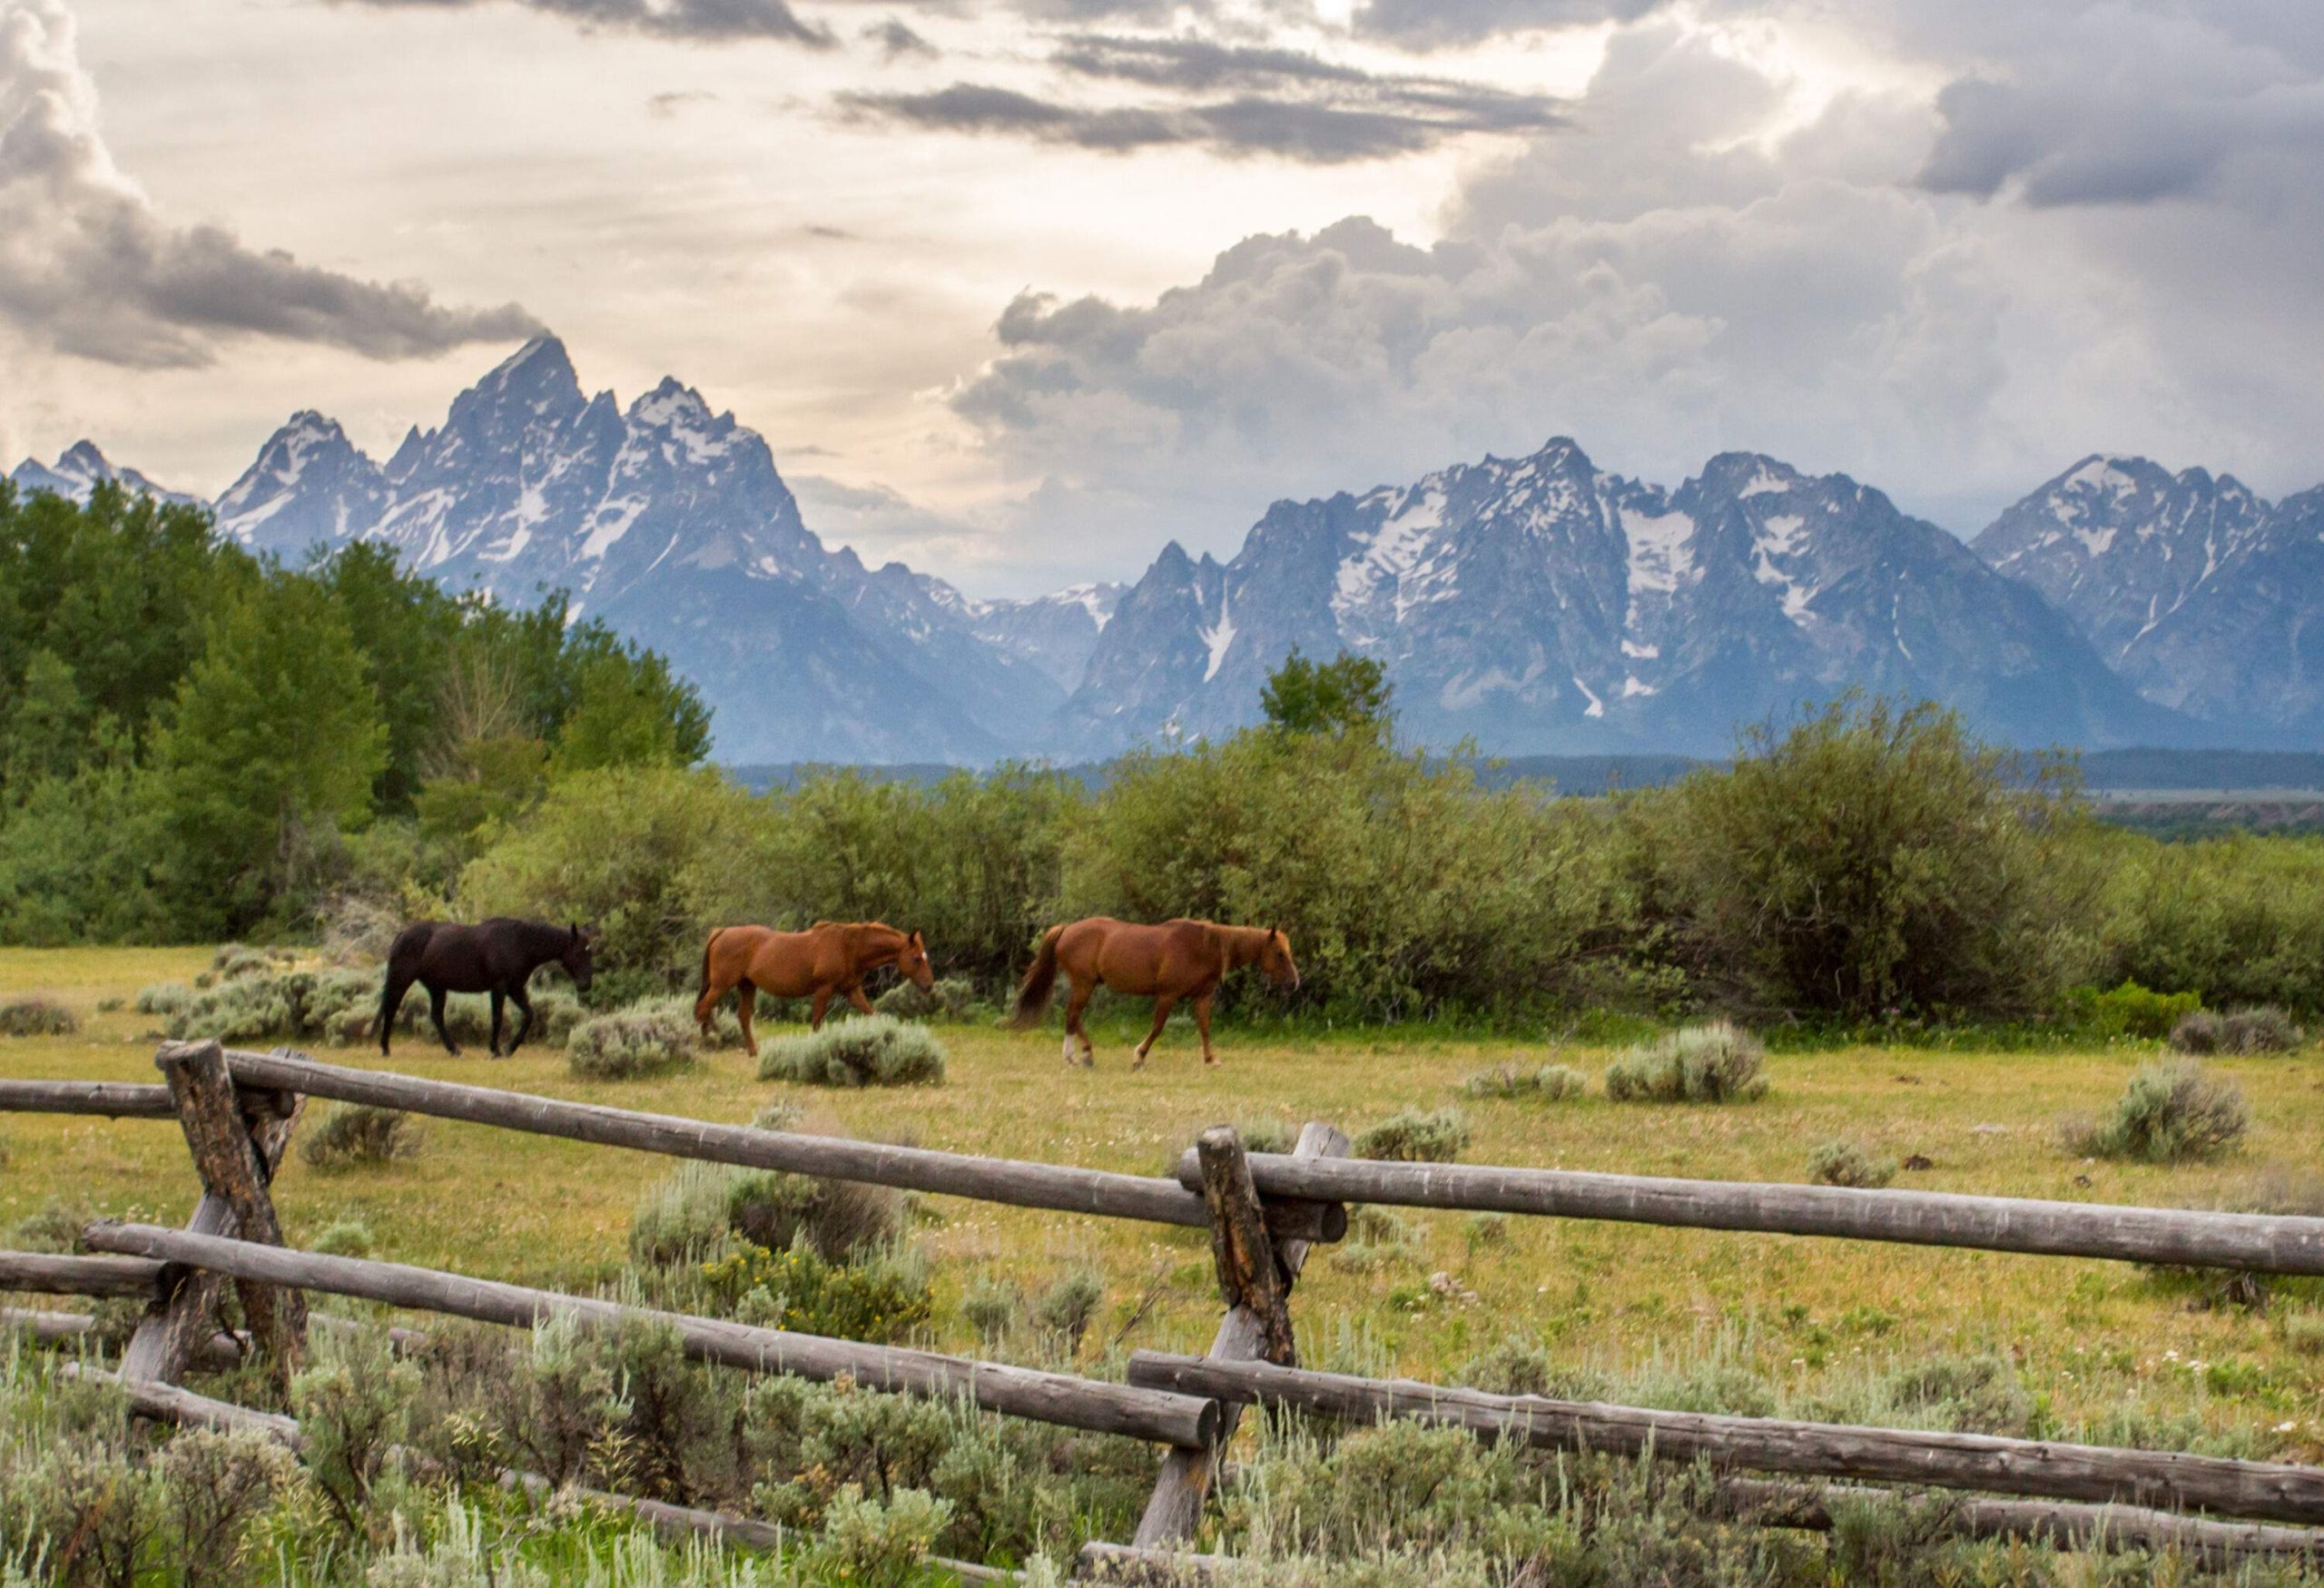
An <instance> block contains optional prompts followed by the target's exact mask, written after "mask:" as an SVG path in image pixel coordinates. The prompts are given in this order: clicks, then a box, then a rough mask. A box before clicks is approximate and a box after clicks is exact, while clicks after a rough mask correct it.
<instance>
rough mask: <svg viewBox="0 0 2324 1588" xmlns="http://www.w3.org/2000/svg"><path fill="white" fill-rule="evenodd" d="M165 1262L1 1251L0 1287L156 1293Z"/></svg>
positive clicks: (69, 1292) (49, 1291) (46, 1292)
mask: <svg viewBox="0 0 2324 1588" xmlns="http://www.w3.org/2000/svg"><path fill="white" fill-rule="evenodd" d="M161 1277H162V1265H161V1264H159V1263H155V1262H149V1261H147V1260H146V1259H145V1258H77V1257H74V1258H62V1257H55V1256H52V1255H51V1254H49V1253H47V1252H0V1290H27V1291H34V1292H37V1293H39V1294H41V1295H44V1296H152V1295H153V1292H154V1289H155V1287H157V1286H158V1285H159V1284H160V1282H161Z"/></svg>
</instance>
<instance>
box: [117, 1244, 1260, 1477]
mask: <svg viewBox="0 0 2324 1588" xmlns="http://www.w3.org/2000/svg"><path fill="white" fill-rule="evenodd" d="M82 1238H83V1239H84V1241H85V1242H86V1243H87V1244H88V1245H89V1246H90V1247H92V1248H94V1249H96V1250H98V1251H103V1252H116V1253H125V1254H129V1255H131V1256H134V1257H142V1258H158V1259H160V1260H162V1261H165V1262H174V1263H183V1264H185V1265H186V1266H187V1267H194V1268H202V1269H207V1270H208V1271H210V1272H212V1273H214V1274H223V1275H227V1276H229V1277H232V1278H236V1279H244V1280H253V1281H256V1282H258V1283H260V1284H263V1285H274V1286H281V1287H287V1288H290V1289H294V1290H320V1291H325V1292H327V1293H329V1294H331V1295H336V1296H352V1297H359V1298H360V1299H362V1300H365V1301H378V1302H383V1303H385V1304H387V1305H388V1306H390V1307H411V1308H416V1309H418V1310H421V1311H426V1312H440V1313H447V1314H449V1315H451V1316H453V1317H468V1318H475V1319H477V1320H478V1321H479V1322H483V1323H494V1324H505V1325H507V1326H509V1327H515V1328H530V1327H533V1326H534V1325H535V1324H537V1323H539V1322H541V1321H543V1320H544V1319H547V1318H551V1317H571V1318H573V1319H574V1320H575V1321H576V1323H578V1324H579V1325H580V1326H581V1327H585V1328H590V1329H597V1330H605V1329H614V1328H619V1327H624V1326H625V1325H633V1324H647V1325H653V1326H656V1327H666V1328H670V1329H674V1330H675V1331H676V1333H677V1336H678V1338H679V1340H680V1341H681V1342H682V1343H683V1344H684V1348H685V1351H686V1354H687V1355H688V1356H693V1357H694V1358H695V1359H697V1360H699V1361H704V1362H715V1363H719V1364H722V1365H724V1366H729V1367H740V1368H743V1369H744V1370H746V1371H749V1372H753V1373H787V1374H792V1375H793V1376H798V1377H801V1378H814V1379H824V1380H829V1379H834V1378H839V1377H842V1376H844V1377H848V1378H852V1379H853V1380H854V1381H855V1382H856V1383H858V1384H860V1385H862V1386H864V1387H865V1388H867V1389H884V1390H887V1391H890V1392H891V1393H894V1394H900V1395H915V1396H951V1397H959V1398H966V1399H969V1400H971V1401H974V1402H975V1403H976V1404H977V1405H978V1406H981V1407H983V1408H984V1409H985V1410H987V1411H990V1412H1000V1413H1005V1414H1007V1415H1010V1416H1017V1417H1026V1418H1029V1419H1031V1420H1032V1421H1034V1422H1039V1423H1053V1424H1057V1425H1060V1426H1063V1427H1068V1428H1080V1429H1084V1430H1087V1431H1088V1432H1090V1433H1096V1434H1122V1435H1128V1436H1129V1437H1131V1438H1134V1439H1144V1440H1148V1441H1152V1442H1155V1443H1158V1444H1163V1445H1208V1444H1210V1443H1211V1442H1212V1441H1213V1440H1214V1439H1215V1438H1216V1436H1217V1432H1218V1416H1219V1412H1218V1406H1217V1404H1216V1402H1214V1401H1211V1400H1208V1399H1203V1398H1198V1397H1196V1396H1186V1395H1179V1394H1177V1393H1175V1392H1171V1391H1167V1390H1153V1389H1141V1388H1137V1387H1135V1386H1128V1385H1121V1384H1110V1383H1106V1382H1102V1381H1100V1380H1097V1379H1088V1378H1077V1377H1074V1376H1071V1375H1069V1374H1063V1373H1045V1372H1041V1371H1039V1370H1038V1369H1035V1368H1030V1367H1014V1366H1007V1365H1005V1364H1001V1363H997V1362H978V1361H973V1360H971V1359H970V1358H968V1357H964V1356H940V1355H939V1354H937V1353H936V1352H933V1351H913V1350H907V1349H904V1348H902V1347H901V1346H873V1345H866V1344H864V1343H862V1342H861V1341H856V1340H833V1339H826V1338H824V1337H823V1336H820V1335H801V1334H793V1333H791V1332H790V1331H788V1330H784V1329H768V1328H756V1327H751V1326H749V1325H746V1324H738V1323H729V1322H726V1321H724V1320H723V1319H719V1318H706V1317H694V1316H692V1315H691V1314H687V1313H679V1312H660V1311H656V1310H654V1309H652V1308H648V1307H625V1306H623V1305H622V1304H621V1303H619V1302H615V1301H606V1300H603V1299H600V1298H597V1297H584V1296H567V1295H565V1294H564V1293H562V1292H560V1291H555V1290H536V1289H533V1288H531V1287H527V1286H522V1285H504V1284H501V1283H500V1282H498V1281H497V1280H491V1279H477V1278H471V1277H468V1276H467V1275H464V1274H449V1273H445V1272H443V1271H442V1270H440V1269H437V1268H419V1267H410V1266H409V1265H406V1264H402V1263H380V1262H373V1261H370V1260H369V1259H368V1258H334V1257H326V1256H324V1255H323V1254H321V1253H320V1252H306V1251H294V1250H292V1249H291V1248H286V1247H278V1246H269V1245H265V1244H262V1243H261V1242H257V1241H244V1240H231V1239H227V1238H223V1237H220V1236H213V1235H193V1234H190V1233H188V1232H186V1231H184V1230H179V1229H163V1228H160V1227H159V1226H156V1225H151V1224H113V1223H109V1222H100V1223H96V1224H92V1225H90V1226H89V1227H88V1228H86V1229H85V1230H84V1231H83V1232H82Z"/></svg>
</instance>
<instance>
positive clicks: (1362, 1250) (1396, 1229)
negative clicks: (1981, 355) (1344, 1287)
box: [1329, 1204, 1428, 1274]
mask: <svg viewBox="0 0 2324 1588" xmlns="http://www.w3.org/2000/svg"><path fill="white" fill-rule="evenodd" d="M1427 1239H1428V1230H1427V1228H1425V1227H1424V1226H1423V1225H1419V1224H1416V1223H1414V1222H1413V1221H1412V1220H1411V1219H1409V1218H1403V1217H1401V1216H1399V1215H1397V1214H1395V1213H1392V1212H1390V1211H1389V1210H1388V1209H1387V1208H1375V1207H1373V1206H1370V1205H1369V1204H1360V1205H1358V1206H1356V1207H1354V1208H1349V1209H1348V1210H1347V1238H1346V1239H1345V1240H1343V1241H1342V1242H1340V1243H1339V1245H1337V1246H1335V1247H1334V1248H1332V1249H1331V1257H1330V1259H1329V1260H1330V1262H1331V1265H1332V1267H1334V1268H1337V1269H1339V1270H1340V1271H1341V1272H1343V1273H1348V1274H1370V1273H1376V1272H1378V1271H1379V1270H1380V1269H1382V1268H1386V1267H1401V1266H1403V1265H1405V1264H1408V1263H1416V1262H1418V1261H1419V1260H1420V1257H1421V1248H1422V1246H1423V1244H1424V1243H1425V1242H1426V1241H1427Z"/></svg>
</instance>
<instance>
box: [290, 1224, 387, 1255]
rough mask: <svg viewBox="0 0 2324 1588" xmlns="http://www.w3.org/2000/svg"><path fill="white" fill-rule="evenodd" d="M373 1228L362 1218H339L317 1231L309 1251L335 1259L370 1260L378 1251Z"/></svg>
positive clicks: (309, 1242) (309, 1244) (308, 1247)
mask: <svg viewBox="0 0 2324 1588" xmlns="http://www.w3.org/2000/svg"><path fill="white" fill-rule="evenodd" d="M378 1248H379V1240H378V1238H376V1237H374V1236H373V1235H372V1233H371V1227H370V1226H369V1225H368V1224H366V1223H364V1222H363V1221H362V1220H361V1219H360V1218H338V1219H333V1220H332V1221H331V1222H330V1223H329V1224H326V1225H325V1226H323V1228H320V1229H319V1230H317V1231H316V1232H315V1234H314V1238H312V1239H310V1240H309V1241H308V1242H307V1249H308V1250H309V1251H311V1252H321V1253H323V1254H324V1255H325V1256H327V1257H334V1258H368V1257H369V1256H370V1255H371V1254H372V1252H374V1251H375V1250H377V1249H378Z"/></svg>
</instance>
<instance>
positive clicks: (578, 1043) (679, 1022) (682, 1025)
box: [565, 999, 699, 1080]
mask: <svg viewBox="0 0 2324 1588" xmlns="http://www.w3.org/2000/svg"><path fill="white" fill-rule="evenodd" d="M682 1005H683V1001H682V1000H676V999H663V1000H658V1001H654V1002H650V1003H642V1004H632V1005H631V1006H630V1007H628V1008H627V1009H617V1010H615V1011H613V1012H612V1013H610V1014H600V1015H593V1016H591V1017H590V1018H589V1019H587V1020H585V1021H582V1022H581V1023H580V1024H579V1025H577V1026H575V1027H574V1028H573V1034H572V1035H571V1036H569V1037H567V1038H566V1040H565V1063H566V1069H568V1070H571V1071H572V1072H573V1073H574V1074H575V1075H577V1076H579V1077H581V1078H582V1079H583V1080H639V1079H641V1078H643V1077H646V1076H653V1075H665V1074H667V1073H668V1072H669V1071H671V1070H684V1069H685V1068H687V1067H688V1066H690V1065H691V1064H693V1063H694V1060H695V1058H696V1057H697V1056H698V1052H699V1040H698V1036H697V1031H698V1028H697V1027H696V1026H695V1025H694V1012H693V1011H691V1010H688V1009H685V1008H684V1007H683V1006H682Z"/></svg>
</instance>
